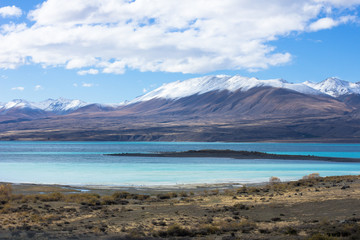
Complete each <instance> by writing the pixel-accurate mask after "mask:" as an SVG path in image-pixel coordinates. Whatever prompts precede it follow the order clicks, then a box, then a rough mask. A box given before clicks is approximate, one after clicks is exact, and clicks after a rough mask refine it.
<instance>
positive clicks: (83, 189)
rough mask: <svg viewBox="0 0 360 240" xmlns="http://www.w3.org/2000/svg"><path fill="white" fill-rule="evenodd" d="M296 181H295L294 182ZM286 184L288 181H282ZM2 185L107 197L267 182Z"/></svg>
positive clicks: (29, 190) (30, 191) (18, 189)
mask: <svg viewBox="0 0 360 240" xmlns="http://www.w3.org/2000/svg"><path fill="white" fill-rule="evenodd" d="M294 181H297V180H294ZM284 182H288V181H284ZM2 184H10V185H11V186H12V187H13V191H14V193H16V194H25V195H27V194H43V193H52V192H62V193H96V194H100V195H108V194H111V193H114V192H118V191H126V192H129V193H136V194H156V193H163V192H184V191H185V192H190V191H191V192H203V191H212V190H230V189H237V188H240V187H243V186H264V185H267V184H269V182H248V183H243V182H242V183H240V182H224V183H189V184H174V185H148V186H121V185H117V186H112V185H72V184H40V183H13V182H4V181H2V182H0V185H2Z"/></svg>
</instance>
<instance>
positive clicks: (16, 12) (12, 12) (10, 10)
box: [0, 6, 22, 18]
mask: <svg viewBox="0 0 360 240" xmlns="http://www.w3.org/2000/svg"><path fill="white" fill-rule="evenodd" d="M21 15H22V11H21V9H20V8H18V7H16V6H6V7H2V8H0V16H1V17H3V18H6V17H20V16H21Z"/></svg>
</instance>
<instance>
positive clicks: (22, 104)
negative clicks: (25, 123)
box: [0, 99, 36, 110]
mask: <svg viewBox="0 0 360 240" xmlns="http://www.w3.org/2000/svg"><path fill="white" fill-rule="evenodd" d="M0 105H1V106H0V110H7V109H12V108H30V109H36V107H35V106H33V105H32V104H31V103H30V102H28V101H26V100H23V99H14V100H12V101H10V102H8V103H2V104H0Z"/></svg>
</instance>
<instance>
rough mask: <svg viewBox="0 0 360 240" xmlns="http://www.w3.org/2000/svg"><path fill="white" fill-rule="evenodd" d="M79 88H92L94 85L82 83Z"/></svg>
mask: <svg viewBox="0 0 360 240" xmlns="http://www.w3.org/2000/svg"><path fill="white" fill-rule="evenodd" d="M81 86H83V87H93V86H94V84H93V83H83V84H82V85H81Z"/></svg>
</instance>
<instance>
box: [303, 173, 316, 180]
mask: <svg viewBox="0 0 360 240" xmlns="http://www.w3.org/2000/svg"><path fill="white" fill-rule="evenodd" d="M319 177H320V174H319V173H310V174H309V175H305V176H303V178H302V179H304V180H308V179H315V178H319Z"/></svg>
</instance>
